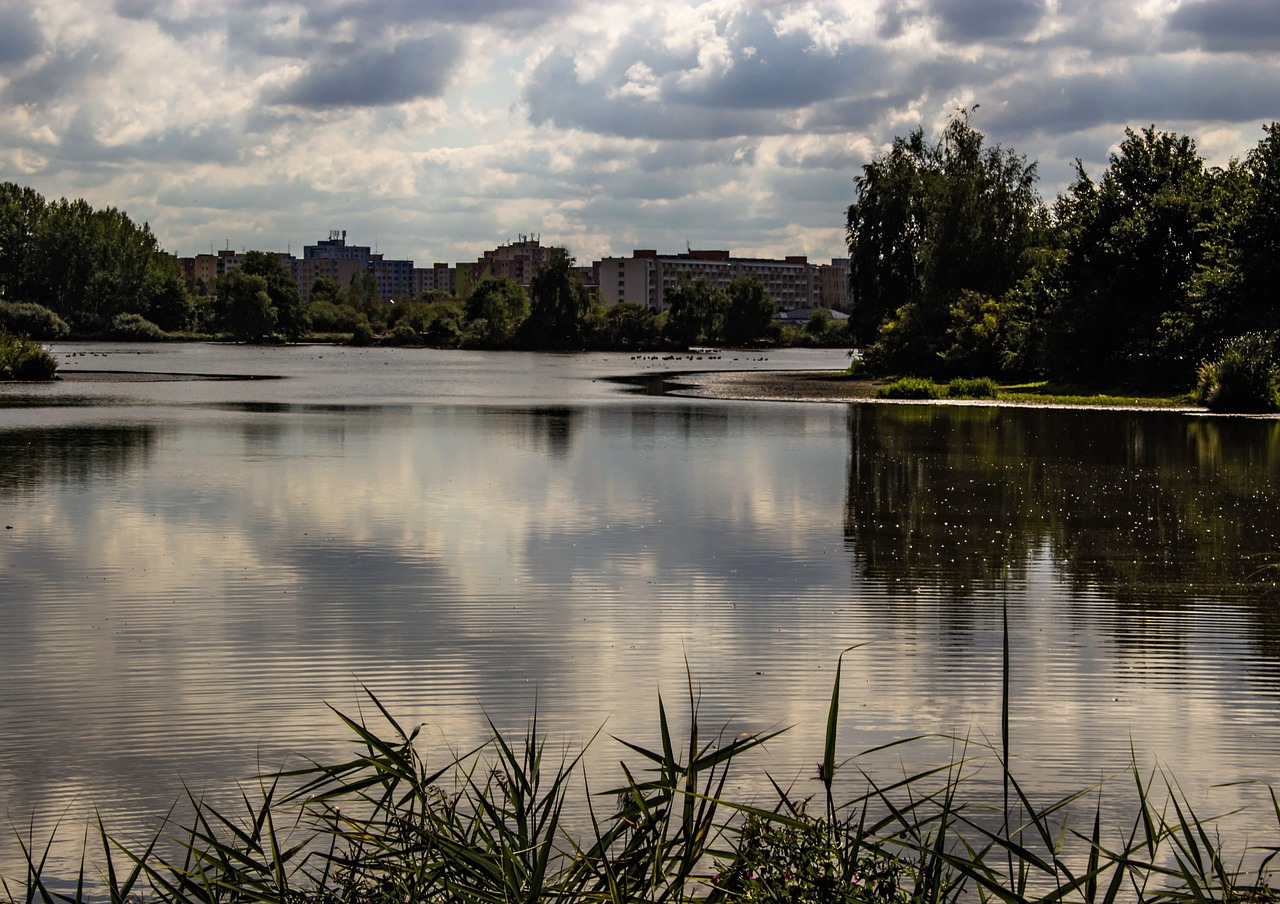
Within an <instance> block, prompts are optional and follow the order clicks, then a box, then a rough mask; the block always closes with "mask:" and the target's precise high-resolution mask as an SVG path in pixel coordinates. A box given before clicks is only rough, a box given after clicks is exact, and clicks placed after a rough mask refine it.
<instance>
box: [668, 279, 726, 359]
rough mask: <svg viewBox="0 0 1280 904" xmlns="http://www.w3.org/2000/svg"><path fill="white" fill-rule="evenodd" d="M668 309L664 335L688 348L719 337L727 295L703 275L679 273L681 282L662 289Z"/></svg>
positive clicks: (713, 340)
mask: <svg viewBox="0 0 1280 904" xmlns="http://www.w3.org/2000/svg"><path fill="white" fill-rule="evenodd" d="M663 299H664V300H665V301H666V303H667V305H668V309H667V325H666V333H667V338H669V339H670V340H671V341H672V342H674V343H676V344H677V345H680V346H683V347H686V348H687V347H688V346H690V345H696V344H697V343H699V342H715V341H717V340H718V339H719V338H720V335H721V329H722V326H723V323H724V315H725V311H726V310H727V309H728V307H729V297H728V296H727V295H726V294H725V292H724V290H723V289H719V288H717V287H716V286H714V285H712V284H711V283H710V282H708V281H707V280H706V278H705V277H702V276H690V275H689V274H688V273H684V274H681V276H680V282H679V283H677V284H676V285H675V286H673V287H672V288H670V289H667V290H666V291H665V292H663Z"/></svg>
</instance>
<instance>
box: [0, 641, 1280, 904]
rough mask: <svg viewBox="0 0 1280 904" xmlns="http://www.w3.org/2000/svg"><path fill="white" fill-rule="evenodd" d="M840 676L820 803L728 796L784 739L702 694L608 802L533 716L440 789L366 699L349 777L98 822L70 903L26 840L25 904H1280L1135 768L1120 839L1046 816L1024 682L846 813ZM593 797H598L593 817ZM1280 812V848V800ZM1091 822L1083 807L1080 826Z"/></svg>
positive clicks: (1099, 819) (453, 756) (409, 744)
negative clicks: (948, 758)
mask: <svg viewBox="0 0 1280 904" xmlns="http://www.w3.org/2000/svg"><path fill="white" fill-rule="evenodd" d="M1007 657H1008V653H1007V649H1006V662H1007ZM1006 668H1007V667H1006ZM839 671H840V670H839V668H837V673H836V679H835V685H834V688H833V691H832V696H831V705H830V715H829V717H828V723H827V731H826V738H825V742H824V748H823V751H822V752H821V758H820V761H819V765H818V780H819V782H820V784H821V790H820V791H819V792H818V794H817V795H816V798H817V799H816V800H815V799H810V798H799V797H797V796H796V795H795V792H794V791H793V790H790V789H786V788H783V787H782V786H781V785H779V784H778V783H777V782H775V781H773V780H772V779H770V782H771V784H772V787H773V792H772V794H771V795H769V798H768V799H767V800H752V801H735V800H732V799H730V798H728V797H727V796H726V794H725V788H726V787H727V785H728V779H729V774H730V769H731V767H732V766H733V765H734V764H735V763H736V762H737V761H739V760H740V759H741V758H742V756H743V755H744V754H746V753H748V752H749V751H751V750H752V749H754V748H756V747H758V746H760V745H761V744H763V743H765V742H766V741H768V740H769V738H771V737H773V736H774V734H769V735H765V736H737V737H728V736H727V733H726V732H724V731H723V730H722V731H721V732H718V733H716V734H714V735H713V736H711V737H710V738H704V736H703V735H702V733H701V726H700V725H699V722H698V716H697V707H696V697H695V694H694V692H693V688H692V681H691V682H690V689H689V711H690V720H689V725H688V727H687V729H686V730H687V740H686V741H684V742H683V743H679V744H678V743H677V739H676V737H675V735H674V734H673V731H672V729H671V726H670V724H669V722H668V717H667V711H666V709H665V707H664V705H663V703H662V700H661V698H660V699H659V701H658V723H659V725H658V727H659V744H658V745H656V746H654V747H652V748H648V747H644V746H641V745H639V744H635V743H632V742H627V741H623V742H622V743H623V744H624V746H625V747H626V748H627V749H628V750H629V751H630V753H631V754H632V755H633V758H634V762H633V763H632V764H630V765H629V764H625V763H624V764H623V765H622V767H621V775H620V777H619V782H618V785H617V786H616V787H614V788H611V789H608V790H603V791H596V792H594V793H592V792H591V791H590V790H589V789H590V785H589V784H588V782H587V779H586V777H585V776H582V775H581V774H580V773H581V757H582V755H581V754H580V753H579V754H578V755H576V756H571V755H569V754H565V753H561V754H559V755H557V754H556V752H555V751H549V750H548V748H547V744H546V741H545V739H543V738H541V737H540V736H539V735H538V729H537V723H536V719H535V720H534V722H533V724H531V726H530V729H529V734H528V735H527V736H526V737H525V738H524V739H522V740H520V741H516V740H514V739H511V738H508V737H505V736H504V735H502V734H501V733H499V732H497V731H496V730H495V731H494V734H493V737H492V740H491V741H490V742H489V743H488V744H487V745H485V746H484V747H482V748H480V749H477V750H472V751H468V752H465V753H460V754H458V753H450V754H449V755H448V756H446V757H445V762H444V765H443V766H441V767H438V768H437V767H434V766H430V765H428V760H429V757H428V752H427V751H426V750H425V749H424V748H423V746H422V744H421V742H420V740H419V737H420V735H419V731H418V730H417V729H414V730H406V729H405V728H404V727H403V726H402V725H401V724H400V723H399V722H397V721H396V719H395V718H394V717H393V716H392V715H391V713H389V712H388V711H387V710H386V709H385V708H384V707H383V706H382V705H381V704H380V703H379V702H378V700H377V699H376V697H374V696H373V695H372V694H370V695H369V699H370V701H371V703H372V705H373V708H374V709H375V710H376V719H375V720H374V721H373V723H372V724H371V722H370V721H367V720H366V719H365V718H364V716H362V715H359V716H348V715H343V714H341V713H339V714H338V715H339V718H340V719H341V720H342V721H343V722H344V723H345V724H346V725H347V727H348V728H349V729H350V730H351V732H352V733H353V734H354V736H355V739H356V741H357V750H356V751H355V753H354V754H353V755H352V757H351V758H350V759H349V760H346V761H344V762H338V763H319V764H315V765H313V766H311V767H308V768H306V769H302V770H299V771H295V772H287V773H282V774H278V775H269V776H265V777H263V778H262V779H261V780H260V781H259V783H258V786H257V789H256V790H255V791H254V792H253V793H252V794H249V793H245V794H243V795H242V797H243V805H244V809H243V811H242V812H240V813H236V814H232V813H226V812H221V811H218V810H216V809H214V808H212V807H210V806H209V805H207V804H205V803H203V802H202V801H199V800H194V799H193V800H192V801H191V804H192V805H193V808H194V816H193V817H192V818H191V820H190V822H189V824H188V825H186V826H185V827H182V828H180V829H177V830H176V831H174V827H169V828H166V829H164V830H162V832H161V833H160V834H157V835H156V836H155V838H153V839H152V840H151V841H150V842H149V843H146V844H144V845H141V846H135V845H130V844H128V843H126V842H124V841H122V840H120V839H118V838H116V837H114V836H112V835H111V834H110V833H109V831H108V830H107V829H106V828H105V827H104V826H102V824H101V821H99V826H98V842H99V848H98V851H97V854H96V856H97V859H98V861H99V868H98V873H97V875H96V876H95V875H93V874H92V871H91V870H90V868H89V867H88V866H87V861H85V860H82V864H81V868H80V874H79V876H78V877H70V878H71V880H72V882H73V883H74V890H73V891H71V892H69V893H61V892H57V891H55V890H54V888H53V887H52V886H54V885H55V884H56V883H55V881H54V880H55V878H57V879H62V880H64V881H65V880H66V879H67V878H68V877H65V876H64V877H52V876H49V875H47V873H46V863H47V858H48V853H49V846H48V845H45V846H43V847H42V846H39V845H37V844H36V843H35V842H34V840H33V839H30V838H26V839H22V841H23V850H24V852H25V854H26V864H25V875H24V876H23V877H21V878H20V879H19V878H17V877H15V878H12V879H6V880H5V883H4V890H5V894H6V896H7V897H8V898H9V900H10V901H12V902H16V901H27V902H30V901H41V902H55V901H87V900H90V899H91V898H92V897H94V896H100V897H109V899H110V900H111V901H113V902H116V901H119V902H124V901H134V900H137V901H184V902H186V901H198V902H214V901H219V902H221V901H226V902H233V901H290V902H348V901H349V902H396V904H403V902H418V901H441V902H445V901H448V902H455V901H456V902H515V901H527V902H541V901H563V902H590V901H600V902H619V904H620V902H624V901H625V902H629V901H651V902H673V904H674V902H686V901H695V900H697V901H706V902H737V901H742V902H779V904H781V902H840V904H844V902H909V901H910V902H915V901H918V902H922V904H923V902H954V901H960V900H984V901H1007V902H1014V901H1018V902H1021V901H1045V902H1051V901H1082V902H1111V901H1118V900H1139V901H1161V902H1165V901H1167V902H1180V901H1255V902H1272V901H1275V900H1277V898H1276V896H1275V894H1274V893H1273V892H1272V891H1271V889H1270V886H1269V885H1268V882H1269V881H1270V875H1271V874H1270V867H1271V863H1272V860H1273V858H1274V857H1275V855H1276V853H1277V852H1278V851H1280V848H1277V847H1276V846H1275V845H1270V846H1266V847H1262V848H1255V849H1253V850H1251V851H1250V852H1248V854H1249V856H1250V857H1252V858H1254V859H1255V860H1256V863H1254V864H1252V865H1250V866H1246V865H1245V863H1244V861H1243V860H1229V859H1227V856H1226V854H1225V853H1224V852H1223V850H1222V849H1221V848H1220V846H1219V842H1218V839H1217V837H1216V832H1215V831H1214V829H1213V827H1212V824H1213V821H1212V820H1210V819H1202V818H1200V817H1198V816H1197V814H1196V813H1194V812H1193V811H1192V810H1191V808H1190V806H1189V805H1188V803H1187V801H1186V799H1185V798H1184V797H1183V796H1182V795H1181V793H1180V792H1179V791H1178V789H1177V786H1176V785H1175V784H1173V783H1172V782H1170V781H1167V780H1164V779H1163V777H1160V779H1159V780H1153V779H1152V778H1144V777H1143V775H1142V774H1141V773H1140V771H1139V769H1138V767H1137V766H1136V764H1135V765H1134V766H1133V767H1132V768H1131V769H1130V770H1129V774H1128V779H1127V782H1131V783H1132V787H1131V791H1132V808H1133V812H1132V816H1131V818H1130V819H1129V821H1128V822H1127V823H1126V824H1125V825H1123V826H1119V827H1104V825H1103V815H1102V813H1103V811H1102V806H1101V799H1102V794H1103V790H1104V789H1103V788H1102V787H1098V788H1091V789H1084V790H1082V791H1080V792H1079V793H1077V794H1073V795H1070V796H1068V797H1067V798H1065V799H1062V800H1057V801H1053V802H1050V803H1047V804H1044V803H1036V802H1034V801H1033V799H1032V796H1031V795H1030V794H1029V793H1028V792H1027V791H1026V790H1025V789H1024V788H1022V787H1021V785H1019V784H1018V782H1017V780H1016V778H1015V777H1014V776H1013V775H1012V774H1011V772H1010V771H1009V769H1008V762H1009V751H1008V707H1007V686H1008V685H1007V682H1006V685H1005V686H1006V707H1005V715H1004V725H1003V727H1002V728H1003V730H1002V737H1003V738H1004V741H1003V744H1002V746H1001V747H1000V748H999V749H995V750H990V751H981V750H979V751H977V752H976V753H975V754H974V755H971V752H970V748H969V747H968V746H967V745H964V744H960V746H959V747H958V749H959V750H960V754H959V756H958V757H957V759H956V760H955V761H954V762H952V763H949V764H946V765H944V766H942V767H940V768H937V769H931V770H925V771H922V772H919V773H916V774H911V775H905V776H903V777H901V778H897V779H894V780H892V781H890V782H888V783H881V782H877V781H876V780H875V779H874V778H873V777H871V776H867V775H865V773H864V774H862V779H863V783H864V785H865V789H866V790H865V792H864V793H862V794H860V795H858V796H856V797H854V798H853V799H852V800H849V801H847V802H844V803H837V802H836V798H835V793H836V791H835V788H836V777H837V773H838V772H840V770H841V769H844V768H853V769H855V770H857V769H858V766H857V764H856V758H849V759H847V760H843V761H842V760H840V759H839V758H838V755H837V738H836V726H837V722H838V714H839V692H840V674H839ZM775 734H776V733H775ZM983 758H986V759H988V760H989V759H992V758H994V760H995V761H996V762H997V763H998V764H999V765H1000V766H1001V769H1002V773H1001V774H1002V775H1003V783H1004V792H1003V795H1004V796H1003V800H1004V802H1003V805H1002V806H996V807H992V806H990V805H989V804H988V805H983V804H982V803H981V802H977V801H968V800H966V791H967V790H968V786H967V784H966V782H967V781H968V780H970V779H971V778H972V776H973V774H974V770H975V765H976V764H977V761H978V760H981V759H983ZM431 759H434V757H432V758H431ZM851 764H852V765H851ZM859 771H860V770H859ZM579 783H581V787H582V789H583V791H584V793H585V797H584V798H582V799H581V800H573V799H571V795H572V794H574V793H576V789H577V788H578V787H579ZM1108 793H1110V791H1108ZM1271 802H1272V806H1273V808H1274V810H1275V818H1276V821H1277V826H1276V836H1275V837H1276V838H1277V839H1280V802H1277V799H1276V797H1275V795H1274V793H1273V794H1272V797H1271ZM1073 808H1082V809H1083V810H1084V817H1083V818H1082V819H1079V821H1076V820H1073V819H1071V818H1070V814H1071V813H1072V811H1073ZM570 810H577V811H580V812H582V813H584V814H585V815H584V817H583V820H582V821H583V822H584V823H585V824H587V825H589V829H588V830H587V831H586V833H585V834H578V835H575V834H573V833H572V832H571V831H570V829H569V822H570V820H569V819H568V818H567V816H566V814H567V813H568V812H569V811H570ZM50 843H51V842H50ZM171 849H172V850H176V851H177V854H176V855H175V856H169V855H167V854H165V853H162V852H163V851H166V850H171ZM88 856H89V855H88V853H86V857H88ZM63 887H68V886H63Z"/></svg>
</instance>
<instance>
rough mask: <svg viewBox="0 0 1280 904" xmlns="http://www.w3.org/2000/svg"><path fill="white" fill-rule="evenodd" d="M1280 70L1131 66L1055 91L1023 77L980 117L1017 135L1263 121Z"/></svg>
mask: <svg viewBox="0 0 1280 904" xmlns="http://www.w3.org/2000/svg"><path fill="white" fill-rule="evenodd" d="M1277 95H1280V66H1278V65H1275V64H1272V65H1269V66H1260V65H1258V64H1257V62H1256V61H1249V60H1236V59H1230V58H1218V59H1209V60H1203V61H1199V62H1187V61H1184V60H1172V59H1160V58H1155V59H1149V60H1136V61H1134V62H1133V63H1132V64H1131V66H1130V68H1129V70H1128V71H1127V72H1123V73H1107V74H1105V75H1101V74H1085V75H1077V76H1071V77H1066V78H1062V79H1059V80H1058V81H1057V82H1056V83H1055V84H1053V85H1052V86H1046V85H1045V84H1044V83H1043V82H1042V81H1041V80H1039V79H1036V80H1031V79H1025V80H1023V81H1021V82H1020V83H1018V84H1016V85H1012V86H1009V87H1008V88H1007V89H1006V91H1005V92H1004V101H1003V102H1002V103H1001V104H1000V105H999V106H995V105H993V106H991V107H988V106H985V105H984V106H983V108H982V114H981V119H982V121H983V122H986V123H989V124H990V126H991V128H992V129H994V130H996V131H998V132H1000V133H1001V134H1004V135H1009V136H1011V137H1012V138H1020V137H1023V136H1026V135H1029V134H1033V133H1048V134H1052V133H1058V134H1062V133H1064V132H1066V133H1069V132H1075V131H1081V130H1087V129H1091V128H1094V127H1097V126H1101V125H1114V126H1117V127H1118V128H1122V127H1124V126H1126V125H1130V126H1143V125H1150V124H1151V123H1156V124H1157V125H1159V123H1161V122H1190V121H1203V122H1232V123H1242V122H1261V121H1269V120H1270V119H1272V118H1274V117H1275V98H1276V96H1277Z"/></svg>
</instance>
